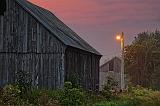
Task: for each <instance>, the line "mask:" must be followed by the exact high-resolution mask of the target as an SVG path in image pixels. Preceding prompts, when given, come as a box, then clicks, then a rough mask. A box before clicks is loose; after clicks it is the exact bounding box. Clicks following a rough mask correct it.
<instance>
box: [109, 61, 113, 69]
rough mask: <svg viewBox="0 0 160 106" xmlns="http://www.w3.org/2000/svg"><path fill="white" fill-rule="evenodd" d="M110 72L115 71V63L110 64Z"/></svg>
mask: <svg viewBox="0 0 160 106" xmlns="http://www.w3.org/2000/svg"><path fill="white" fill-rule="evenodd" d="M109 71H114V61H113V60H112V61H110V62H109Z"/></svg>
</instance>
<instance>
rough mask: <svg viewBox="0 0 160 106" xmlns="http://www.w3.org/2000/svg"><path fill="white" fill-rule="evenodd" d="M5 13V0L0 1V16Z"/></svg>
mask: <svg viewBox="0 0 160 106" xmlns="http://www.w3.org/2000/svg"><path fill="white" fill-rule="evenodd" d="M5 11H6V0H0V15H4V13H5Z"/></svg>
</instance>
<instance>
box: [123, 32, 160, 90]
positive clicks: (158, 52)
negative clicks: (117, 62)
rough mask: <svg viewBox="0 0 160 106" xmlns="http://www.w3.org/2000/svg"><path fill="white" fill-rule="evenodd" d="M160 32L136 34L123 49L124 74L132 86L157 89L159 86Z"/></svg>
mask: <svg viewBox="0 0 160 106" xmlns="http://www.w3.org/2000/svg"><path fill="white" fill-rule="evenodd" d="M159 42H160V32H159V31H155V32H152V33H149V32H143V33H140V34H138V36H137V37H136V38H135V40H134V41H133V43H132V44H131V45H128V46H126V47H125V67H126V69H125V72H126V73H127V74H128V75H129V80H130V81H131V82H132V83H133V84H134V85H141V86H143V87H152V88H155V89H158V88H159V86H156V85H160V84H159V82H160V79H159V78H160V72H159V71H160V65H159V64H160V58H159V57H160V43H159Z"/></svg>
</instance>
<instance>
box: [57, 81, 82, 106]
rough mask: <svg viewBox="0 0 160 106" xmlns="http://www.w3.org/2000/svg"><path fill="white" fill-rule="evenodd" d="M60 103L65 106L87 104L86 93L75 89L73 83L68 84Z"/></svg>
mask: <svg viewBox="0 0 160 106" xmlns="http://www.w3.org/2000/svg"><path fill="white" fill-rule="evenodd" d="M60 103H61V105H63V106H80V105H84V104H85V93H84V92H83V91H82V90H80V89H78V88H73V86H72V83H71V82H66V83H65V85H64V90H63V94H62V97H61V98H60Z"/></svg>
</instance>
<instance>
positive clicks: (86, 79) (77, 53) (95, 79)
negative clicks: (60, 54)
mask: <svg viewBox="0 0 160 106" xmlns="http://www.w3.org/2000/svg"><path fill="white" fill-rule="evenodd" d="M99 61H100V56H98V55H94V54H92V53H89V52H84V51H81V50H78V49H74V48H71V47H70V48H67V50H66V53H65V80H66V81H68V80H69V81H70V80H74V81H76V82H75V83H77V84H79V85H81V86H82V87H84V88H85V89H88V90H98V87H99Z"/></svg>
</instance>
